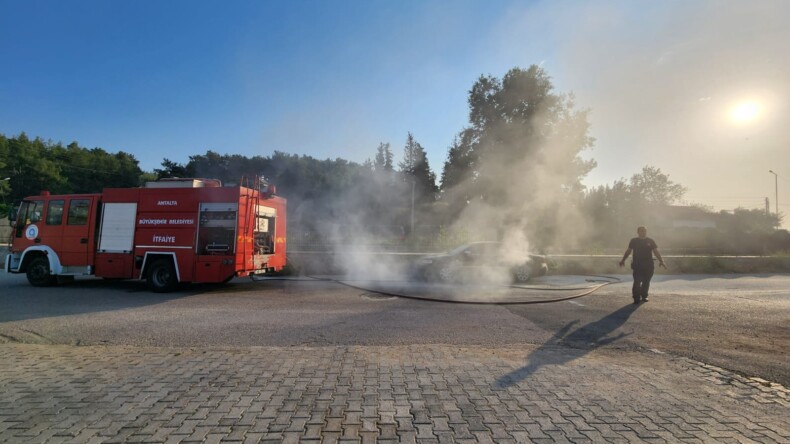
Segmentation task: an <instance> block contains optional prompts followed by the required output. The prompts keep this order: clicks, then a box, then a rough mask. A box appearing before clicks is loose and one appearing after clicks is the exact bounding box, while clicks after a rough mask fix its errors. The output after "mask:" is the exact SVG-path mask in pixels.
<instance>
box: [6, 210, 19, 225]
mask: <svg viewBox="0 0 790 444" xmlns="http://www.w3.org/2000/svg"><path fill="white" fill-rule="evenodd" d="M18 211H19V210H18V209H16V208H11V209H9V210H8V225H11V226H14V225H16V216H17V212H18Z"/></svg>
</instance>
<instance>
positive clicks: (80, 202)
mask: <svg viewBox="0 0 790 444" xmlns="http://www.w3.org/2000/svg"><path fill="white" fill-rule="evenodd" d="M89 211H90V200H89V199H72V200H71V202H70V203H69V220H68V222H67V224H68V225H87V224H88V212H89Z"/></svg>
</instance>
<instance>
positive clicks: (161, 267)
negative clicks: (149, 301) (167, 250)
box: [146, 259, 178, 293]
mask: <svg viewBox="0 0 790 444" xmlns="http://www.w3.org/2000/svg"><path fill="white" fill-rule="evenodd" d="M146 280H147V281H148V288H149V289H150V290H151V291H153V292H154V293H167V292H168V291H173V290H175V288H176V287H177V286H178V277H177V276H176V270H175V268H174V267H173V263H172V262H171V261H170V260H167V259H160V260H158V261H155V262H154V263H153V264H151V266H150V268H148V277H147V278H146Z"/></svg>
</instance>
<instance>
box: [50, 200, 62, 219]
mask: <svg viewBox="0 0 790 444" xmlns="http://www.w3.org/2000/svg"><path fill="white" fill-rule="evenodd" d="M63 205H64V201H62V200H51V201H49V207H48V208H47V225H60V224H61V223H62V222H63Z"/></svg>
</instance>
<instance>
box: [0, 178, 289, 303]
mask: <svg viewBox="0 0 790 444" xmlns="http://www.w3.org/2000/svg"><path fill="white" fill-rule="evenodd" d="M255 183H256V184H255V185H254V186H253V187H248V186H233V187H223V186H222V184H221V183H220V182H219V181H218V180H214V179H164V180H160V181H156V182H148V183H147V184H146V185H145V187H142V188H107V189H104V190H103V192H102V193H101V194H69V195H50V194H49V193H48V192H46V191H44V192H42V193H41V194H40V195H39V196H31V197H28V198H25V199H24V200H23V201H22V204H21V205H20V207H19V210H18V212H17V214H16V219H15V221H12V225H13V231H12V233H11V236H12V239H11V249H10V254H9V255H8V256H7V257H6V271H7V272H9V273H26V275H27V278H28V281H29V282H30V283H31V284H32V285H34V286H48V285H52V284H55V283H56V282H58V281H59V280H60V281H63V280H69V279H73V277H74V276H84V275H95V276H97V277H102V278H107V279H145V280H146V281H147V284H148V287H149V288H150V289H151V290H152V291H155V292H166V291H171V290H173V289H175V288H176V286H177V285H178V284H179V283H186V282H227V281H229V280H230V279H232V278H233V277H235V276H247V275H252V274H263V273H269V272H274V271H278V270H281V269H282V267H283V266H285V252H286V224H285V222H286V217H285V216H286V215H285V211H286V201H285V199H283V198H281V197H277V196H275V195H274V187H273V186H270V185H268V184H267V183H265V182H263V181H259V180H255Z"/></svg>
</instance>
